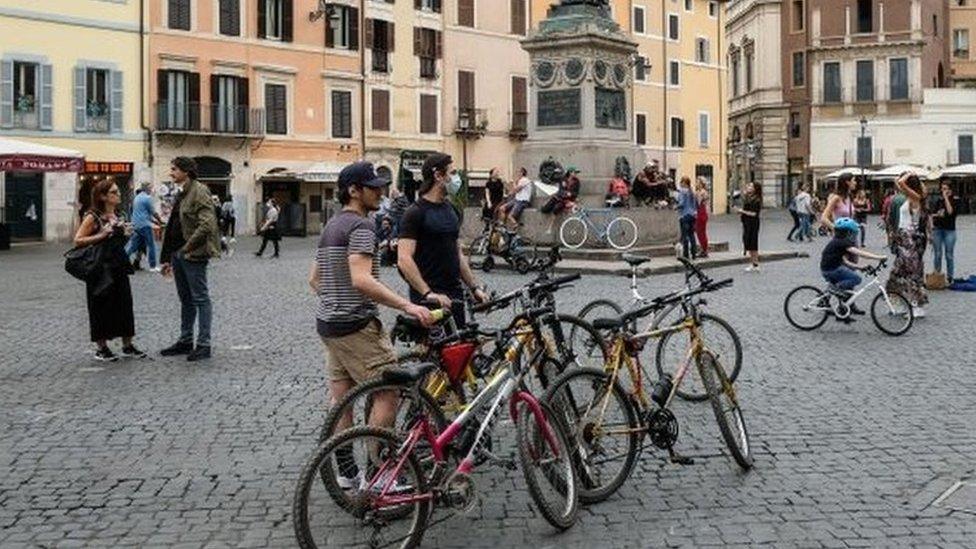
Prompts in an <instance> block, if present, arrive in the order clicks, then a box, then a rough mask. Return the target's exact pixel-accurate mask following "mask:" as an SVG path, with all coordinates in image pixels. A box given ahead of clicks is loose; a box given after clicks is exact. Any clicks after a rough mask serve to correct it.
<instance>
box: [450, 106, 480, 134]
mask: <svg viewBox="0 0 976 549" xmlns="http://www.w3.org/2000/svg"><path fill="white" fill-rule="evenodd" d="M456 114H457V122H456V123H455V125H454V134H455V135H457V136H460V137H462V138H465V139H468V138H472V139H478V138H479V137H481V136H483V135H485V133H486V132H487V131H488V111H487V109H474V108H467V107H462V108H459V109H458V110H457V113H456Z"/></svg>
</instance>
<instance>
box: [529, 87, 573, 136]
mask: <svg viewBox="0 0 976 549" xmlns="http://www.w3.org/2000/svg"><path fill="white" fill-rule="evenodd" d="M538 116H539V118H538V125H539V127H540V128H543V127H547V126H579V124H580V91H579V89H570V90H545V91H540V92H539V115H538Z"/></svg>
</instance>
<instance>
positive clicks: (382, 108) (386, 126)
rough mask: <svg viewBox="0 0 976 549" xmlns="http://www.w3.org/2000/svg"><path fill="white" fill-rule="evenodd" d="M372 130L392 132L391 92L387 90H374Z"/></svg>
mask: <svg viewBox="0 0 976 549" xmlns="http://www.w3.org/2000/svg"><path fill="white" fill-rule="evenodd" d="M372 96H373V97H372V108H371V112H372V118H373V121H372V128H373V130H375V131H381V132H388V131H390V92H389V91H387V90H373V93H372Z"/></svg>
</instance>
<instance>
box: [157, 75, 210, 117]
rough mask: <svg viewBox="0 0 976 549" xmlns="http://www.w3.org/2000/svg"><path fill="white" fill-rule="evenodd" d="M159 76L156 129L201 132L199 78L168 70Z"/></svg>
mask: <svg viewBox="0 0 976 549" xmlns="http://www.w3.org/2000/svg"><path fill="white" fill-rule="evenodd" d="M157 74H158V76H157V80H156V84H157V89H156V96H157V97H156V99H157V101H158V104H157V114H156V125H157V127H158V128H159V129H161V130H198V129H200V75H199V74H197V73H195V72H185V71H168V70H160V71H159V72H158V73H157Z"/></svg>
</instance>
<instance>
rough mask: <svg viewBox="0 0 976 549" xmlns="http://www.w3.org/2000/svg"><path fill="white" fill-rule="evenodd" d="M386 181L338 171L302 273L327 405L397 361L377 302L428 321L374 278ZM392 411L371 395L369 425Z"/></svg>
mask: <svg viewBox="0 0 976 549" xmlns="http://www.w3.org/2000/svg"><path fill="white" fill-rule="evenodd" d="M389 184H390V182H389V181H388V180H386V179H383V178H381V177H380V176H378V175H377V174H376V171H375V170H374V169H373V165H372V164H371V163H369V162H356V163H353V164H350V165H348V166H346V167H345V168H343V169H342V171H341V172H339V180H338V187H339V203H340V204H341V205H342V210H341V211H340V212H339V213H338V214H336V215H335V216H333V217H332V219H330V220H329V222H328V223H326V225H325V227H324V228H323V229H322V235H321V237H320V238H319V243H318V248H317V249H316V250H315V261H313V262H312V268H311V272H310V273H309V279H308V283H309V286H311V288H312V291H313V292H315V294H316V295H317V296H318V298H319V305H318V311H317V312H316V328H317V331H318V334H319V337H320V338H321V339H322V344H323V345H324V347H325V356H326V368H327V369H328V372H329V395H330V397H331V400H332V404H333V405H335V404H336V403H338V402H339V401H341V400H342V398H343V397H344V396H345V395H346V394H347V393H348V392H349V391H350V390H352V388H353V387H355V386H356V385H357V384H359V383H363V382H365V381H367V380H369V379H370V378H372V377H374V376H376V375H378V374H379V373H380V372H381V371H382V369H381V367H382V366H386V365H390V364H393V363H395V362H396V354H395V353H394V351H393V346H392V345H391V343H390V337H389V334H387V333H386V332H385V331H384V330H383V327H382V324H381V323H380V319H379V307H378V304H382V305H386V306H387V307H392V308H395V309H400V310H401V311H403V312H405V313H407V314H408V315H410V316H412V317H414V318H416V319H417V320H418V321H420V322H421V323H422V324H424V325H429V324H430V323H431V314H430V311H428V310H427V308H425V307H421V306H419V305H415V304H413V303H411V302H410V301H409V300H407V299H405V298H403V297H401V296H399V295H397V294H396V292H394V291H393V290H391V289H389V288H388V287H387V286H385V285H384V284H383V283H382V282H380V280H379V259H380V258H379V255H378V253H377V248H376V234H375V232H374V231H375V224H374V223H373V222H372V221H371V220H370V218H369V214H370V213H371V212H374V211H376V210H377V209H378V208H379V203H380V197H381V196H382V192H383V189H384V188H385V187H386V186H387V185H389ZM396 406H397V394H396V392H395V391H383V392H380V393H377V394H376V396H375V398H374V399H373V406H372V411H371V412H370V417H369V419H368V421H369V423H370V425H380V426H388V425H391V424H392V423H393V418H394V416H395V415H396ZM350 424H351V418H349V417H343V418H341V419H340V420H339V425H338V430H343V429H346V428H348V427H349V426H350ZM351 451H352V449H351V448H349V449H348V452H347V454H345V455H342V454H340V455H339V456H338V457H339V459H338V461H339V476H338V481H339V483H340V486H342V487H343V488H358V479H359V477H360V471H359V470H358V468H357V467H356V465H355V461H354V460H353V459H352V456H351Z"/></svg>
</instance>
